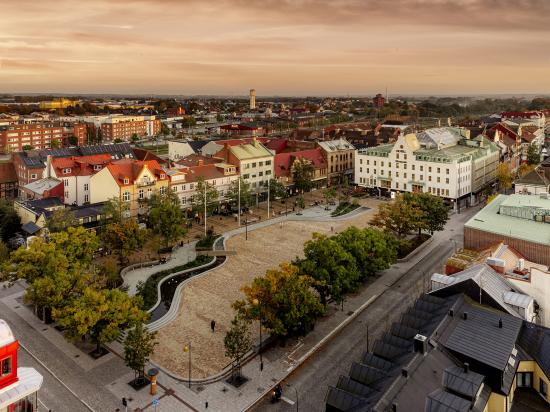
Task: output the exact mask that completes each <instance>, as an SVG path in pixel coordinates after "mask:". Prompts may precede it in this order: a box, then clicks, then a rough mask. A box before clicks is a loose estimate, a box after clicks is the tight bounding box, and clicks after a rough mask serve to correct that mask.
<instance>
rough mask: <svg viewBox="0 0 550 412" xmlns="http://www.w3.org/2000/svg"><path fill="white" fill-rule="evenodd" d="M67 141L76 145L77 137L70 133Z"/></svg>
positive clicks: (71, 144)
mask: <svg viewBox="0 0 550 412" xmlns="http://www.w3.org/2000/svg"><path fill="white" fill-rule="evenodd" d="M87 133H88V132H86V134H87ZM67 143H68V144H69V146H78V137H76V136H75V135H70V136H69V137H68V138H67Z"/></svg>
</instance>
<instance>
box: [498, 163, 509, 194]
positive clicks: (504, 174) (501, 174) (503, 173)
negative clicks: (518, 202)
mask: <svg viewBox="0 0 550 412" xmlns="http://www.w3.org/2000/svg"><path fill="white" fill-rule="evenodd" d="M497 180H498V185H499V187H500V188H501V189H504V193H506V190H508V189H510V188H511V187H512V181H513V179H512V173H511V171H510V165H509V164H508V163H500V164H499V165H498V167H497Z"/></svg>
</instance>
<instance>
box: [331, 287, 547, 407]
mask: <svg viewBox="0 0 550 412" xmlns="http://www.w3.org/2000/svg"><path fill="white" fill-rule="evenodd" d="M548 351H550V329H547V328H544V327H542V326H537V325H535V324H533V323H530V322H527V321H525V320H522V319H520V318H519V317H516V316H513V315H510V314H509V313H506V312H505V311H502V309H500V308H499V307H498V306H491V305H489V304H476V303H475V301H472V299H470V298H469V297H468V296H466V295H464V294H461V293H458V294H457V293H453V291H451V290H447V289H438V290H435V291H432V292H430V293H429V294H424V295H421V297H420V298H419V299H417V300H416V301H415V302H414V303H413V304H412V305H411V306H410V307H409V309H408V310H406V311H405V312H404V313H403V314H402V315H401V316H400V317H399V318H398V320H397V321H396V322H394V323H393V324H392V325H391V327H390V328H389V329H388V330H387V331H386V332H385V333H384V334H383V335H382V337H381V338H380V339H377V340H376V341H375V342H374V343H373V344H372V346H370V347H369V348H367V351H366V352H365V353H364V354H363V356H362V358H361V359H358V360H357V361H356V362H354V363H353V364H352V365H351V368H350V372H349V374H348V375H345V376H344V375H342V376H341V377H340V378H339V380H338V382H337V383H335V384H333V385H331V386H329V389H328V392H327V395H326V398H325V399H326V411H327V412H335V411H349V412H351V411H355V412H360V411H374V412H385V411H395V412H398V411H426V412H440V411H449V412H450V411H455V412H456V411H460V412H469V411H472V412H509V411H515V410H517V411H523V410H546V409H548V408H549V403H548V402H549V401H550V397H549V392H548V385H549V384H550V367H549V364H548V362H547V353H548ZM515 407H517V408H518V409H515Z"/></svg>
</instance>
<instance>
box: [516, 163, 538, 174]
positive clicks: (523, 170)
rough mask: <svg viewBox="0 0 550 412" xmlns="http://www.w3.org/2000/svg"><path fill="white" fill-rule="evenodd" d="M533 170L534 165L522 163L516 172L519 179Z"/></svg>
mask: <svg viewBox="0 0 550 412" xmlns="http://www.w3.org/2000/svg"><path fill="white" fill-rule="evenodd" d="M533 170H535V165H530V164H528V163H522V164H521V166H520V167H519V170H518V175H519V177H523V176H525V175H526V174H527V173H530V172H532V171H533Z"/></svg>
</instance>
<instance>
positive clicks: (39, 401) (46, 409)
mask: <svg viewBox="0 0 550 412" xmlns="http://www.w3.org/2000/svg"><path fill="white" fill-rule="evenodd" d="M38 403H40V404H41V405H42V406H43V407H44V410H45V411H51V409H50V408H48V407H47V406H46V405H45V404H44V402H42V401H41V400H40V398H38Z"/></svg>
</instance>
